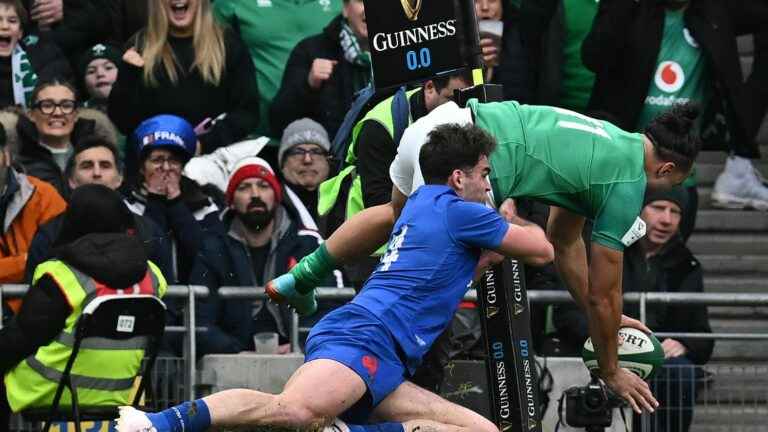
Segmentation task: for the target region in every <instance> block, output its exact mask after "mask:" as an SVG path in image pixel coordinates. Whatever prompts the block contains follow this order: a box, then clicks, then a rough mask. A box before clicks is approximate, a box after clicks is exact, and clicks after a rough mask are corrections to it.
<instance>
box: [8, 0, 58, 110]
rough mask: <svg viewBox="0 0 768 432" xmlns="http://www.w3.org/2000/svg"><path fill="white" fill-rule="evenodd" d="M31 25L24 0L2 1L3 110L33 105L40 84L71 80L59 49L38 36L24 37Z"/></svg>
mask: <svg viewBox="0 0 768 432" xmlns="http://www.w3.org/2000/svg"><path fill="white" fill-rule="evenodd" d="M28 23H29V18H28V16H27V10H26V9H25V8H24V6H23V5H22V3H21V0H0V36H2V37H3V38H5V41H4V42H3V43H0V107H5V106H8V105H19V106H21V107H24V108H29V107H31V105H32V91H33V89H34V88H35V86H36V85H37V83H38V81H48V80H51V79H53V78H56V77H64V78H69V77H71V75H72V71H71V69H70V67H69V63H68V62H67V59H66V58H65V57H64V55H63V54H62V53H61V51H59V49H58V47H56V46H55V45H53V44H49V43H46V42H44V41H41V40H40V39H39V38H38V37H36V36H28V37H26V38H24V37H23V36H24V30H25V28H26V26H27V25H28Z"/></svg>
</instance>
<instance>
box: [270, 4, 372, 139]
mask: <svg viewBox="0 0 768 432" xmlns="http://www.w3.org/2000/svg"><path fill="white" fill-rule="evenodd" d="M342 19H343V18H342V16H341V15H339V16H338V17H336V18H334V19H333V20H332V21H331V22H330V23H329V24H328V26H326V27H325V29H323V32H322V33H320V34H318V35H314V36H310V37H308V38H306V39H304V40H302V41H301V42H299V43H298V44H297V45H296V47H295V48H294V49H293V51H291V55H290V56H289V57H288V63H287V64H286V65H285V71H284V72H283V80H282V82H281V83H280V89H279V90H278V91H277V94H275V98H274V99H273V100H272V106H271V107H270V109H269V121H270V128H271V129H272V135H273V136H276V137H280V136H282V135H283V129H285V127H286V126H288V124H289V123H291V122H292V121H294V120H298V119H300V118H304V117H309V118H311V119H312V120H315V121H316V122H318V123H320V124H321V125H323V127H324V128H325V130H326V131H328V136H330V137H333V136H335V135H336V131H337V130H338V129H339V126H341V122H342V121H343V120H344V116H345V115H346V113H347V110H348V109H349V106H350V104H351V103H352V96H353V95H354V93H355V90H356V89H354V88H353V86H354V84H353V74H354V73H355V72H354V71H353V68H359V66H355V65H353V64H351V63H349V62H348V61H347V60H346V59H345V58H344V53H343V51H342V49H341V43H340V42H339V32H340V31H341V22H342ZM318 58H322V59H327V60H336V61H338V63H337V64H336V66H335V67H334V69H333V73H332V74H331V77H330V78H329V79H328V80H327V81H325V82H324V83H323V84H322V86H321V87H320V88H319V89H318V90H314V89H312V88H311V87H310V86H309V83H308V82H307V76H308V75H309V71H310V70H311V69H312V62H313V61H314V60H315V59H318Z"/></svg>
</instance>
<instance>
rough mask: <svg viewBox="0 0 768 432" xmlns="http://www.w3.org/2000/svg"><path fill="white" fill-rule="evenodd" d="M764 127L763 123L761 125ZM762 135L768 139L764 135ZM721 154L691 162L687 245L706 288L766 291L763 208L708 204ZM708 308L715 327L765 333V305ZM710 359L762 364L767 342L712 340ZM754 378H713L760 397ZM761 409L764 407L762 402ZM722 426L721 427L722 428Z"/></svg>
mask: <svg viewBox="0 0 768 432" xmlns="http://www.w3.org/2000/svg"><path fill="white" fill-rule="evenodd" d="M763 131H768V127H763ZM763 136H764V137H766V138H768V134H764V135H763ZM766 141H768V140H765V141H762V143H766ZM761 151H762V153H763V154H764V155H766V156H767V157H768V146H765V145H762V146H761ZM725 159H726V155H725V153H723V152H714V151H705V152H702V153H701V154H700V155H699V158H698V160H697V162H696V168H697V180H698V190H699V213H698V216H697V220H696V228H695V231H694V233H693V235H692V236H691V238H690V239H689V242H688V244H689V246H690V248H691V250H692V251H693V252H694V254H695V255H696V257H697V258H698V259H699V261H700V262H701V265H702V269H703V271H704V290H705V291H706V292H718V293H768V212H758V211H752V210H721V209H715V208H713V207H712V206H711V202H710V196H711V194H712V187H713V186H714V183H715V180H716V179H717V176H718V175H719V174H720V172H721V171H722V170H723V167H724V164H725ZM755 165H756V167H757V168H758V170H760V171H761V172H762V173H763V175H764V176H768V159H767V158H764V160H763V161H759V162H757V163H756V164H755ZM709 313H710V324H711V326H712V330H713V331H714V332H718V333H735V332H738V333H758V332H759V333H768V307H758V306H755V307H724V306H717V307H710V308H709ZM712 361H713V362H715V363H717V362H723V361H725V362H729V363H733V362H735V363H737V364H743V365H756V364H766V361H768V341H725V340H720V341H717V342H716V343H715V351H714V354H713V356H712ZM754 378H755V377H751V378H745V379H743V380H741V381H739V380H735V381H733V380H732V379H731V377H729V376H726V377H719V378H718V380H717V381H718V382H726V383H729V384H728V385H732V384H733V383H735V382H738V383H740V384H741V385H740V386H735V388H737V389H740V390H744V391H749V392H752V393H755V391H756V390H755V389H758V388H759V389H762V396H761V397H760V398H759V400H760V401H761V402H765V401H766V397H765V393H766V392H765V388H768V377H765V379H762V380H761V381H760V382H759V383H757V382H755V380H754ZM734 379H735V378H734ZM716 385H720V384H716ZM753 390H755V391H753ZM731 393H732V392H731ZM731 393H729V392H728V391H726V390H725V389H724V388H721V387H716V388H715V395H716V396H717V397H725V398H726V399H727V398H729V397H730V396H731ZM762 408H766V406H765V405H762ZM763 418H764V417H763ZM720 426H721V424H720V423H718V422H714V424H712V427H713V429H696V430H721V429H717V428H718V427H720ZM725 427H726V429H723V430H727V426H725Z"/></svg>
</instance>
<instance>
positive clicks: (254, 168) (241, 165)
mask: <svg viewBox="0 0 768 432" xmlns="http://www.w3.org/2000/svg"><path fill="white" fill-rule="evenodd" d="M254 177H256V178H260V179H262V180H265V181H266V182H267V183H269V185H270V186H272V190H274V191H275V200H276V201H277V202H278V203H280V202H281V201H282V200H283V189H282V188H281V187H280V182H279V181H278V180H277V177H276V176H275V172H274V171H273V170H272V167H271V166H269V163H268V162H267V161H265V160H264V159H262V158H260V157H256V156H251V157H247V158H245V159H242V160H241V161H240V162H238V163H237V164H236V165H235V168H234V169H233V170H232V173H231V174H230V175H229V181H228V182H227V203H230V204H231V203H232V198H233V197H234V195H235V189H237V187H238V186H239V185H240V183H242V182H243V181H244V180H246V179H249V178H254Z"/></svg>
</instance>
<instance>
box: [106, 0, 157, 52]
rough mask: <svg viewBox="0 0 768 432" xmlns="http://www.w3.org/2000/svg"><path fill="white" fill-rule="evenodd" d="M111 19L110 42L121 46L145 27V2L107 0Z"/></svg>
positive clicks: (146, 7)
mask: <svg viewBox="0 0 768 432" xmlns="http://www.w3.org/2000/svg"><path fill="white" fill-rule="evenodd" d="M107 1H108V2H109V8H110V11H109V12H110V16H111V18H112V20H111V23H112V26H113V28H112V32H111V35H110V39H109V40H110V42H112V43H113V44H114V45H115V46H123V45H125V43H126V42H128V40H130V38H131V37H132V36H134V35H135V34H136V33H137V32H138V31H139V30H141V29H142V28H144V26H146V25H147V9H148V6H147V2H143V1H135V0H107Z"/></svg>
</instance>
